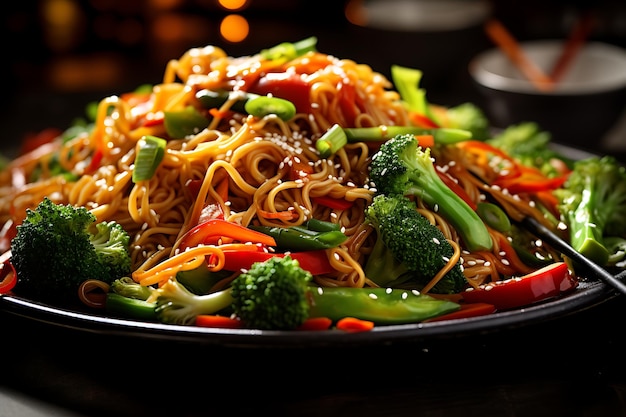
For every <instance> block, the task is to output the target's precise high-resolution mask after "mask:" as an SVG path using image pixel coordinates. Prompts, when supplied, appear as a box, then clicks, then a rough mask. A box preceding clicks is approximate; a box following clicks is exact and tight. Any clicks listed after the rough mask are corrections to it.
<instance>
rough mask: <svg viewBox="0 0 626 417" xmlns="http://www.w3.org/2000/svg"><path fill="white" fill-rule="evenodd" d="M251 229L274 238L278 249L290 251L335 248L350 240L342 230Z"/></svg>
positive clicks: (259, 227)
mask: <svg viewBox="0 0 626 417" xmlns="http://www.w3.org/2000/svg"><path fill="white" fill-rule="evenodd" d="M249 228H250V229H252V230H256V231H258V232H261V233H265V234H267V235H269V236H272V237H273V238H274V239H275V240H276V247H277V248H278V249H281V250H289V251H305V250H317V249H330V248H335V247H337V246H339V245H341V244H342V243H343V242H345V241H346V240H347V239H348V236H346V235H345V234H344V233H343V232H341V231H340V230H328V231H316V230H311V229H307V228H306V227H301V226H290V227H280V226H249Z"/></svg>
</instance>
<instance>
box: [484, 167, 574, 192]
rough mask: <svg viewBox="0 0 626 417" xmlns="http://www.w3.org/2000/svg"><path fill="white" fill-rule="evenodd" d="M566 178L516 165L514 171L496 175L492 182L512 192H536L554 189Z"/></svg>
mask: <svg viewBox="0 0 626 417" xmlns="http://www.w3.org/2000/svg"><path fill="white" fill-rule="evenodd" d="M566 179H567V176H566V175H562V176H559V177H554V178H550V177H546V176H545V175H544V174H542V173H541V172H540V171H539V170H538V169H535V168H531V167H524V166H519V165H518V167H517V172H516V173H514V174H511V175H506V176H502V177H498V178H497V179H496V180H495V181H494V182H493V184H494V185H497V186H499V187H500V188H502V189H507V190H509V192H510V193H513V194H519V193H524V192H526V193H536V192H540V191H546V190H555V189H557V188H559V187H560V186H561V185H563V183H564V182H565V180H566Z"/></svg>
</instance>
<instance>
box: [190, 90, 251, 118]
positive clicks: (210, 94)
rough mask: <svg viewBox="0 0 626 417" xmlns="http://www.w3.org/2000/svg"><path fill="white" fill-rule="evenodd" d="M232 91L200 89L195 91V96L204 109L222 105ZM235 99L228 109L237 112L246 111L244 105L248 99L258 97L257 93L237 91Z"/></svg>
mask: <svg viewBox="0 0 626 417" xmlns="http://www.w3.org/2000/svg"><path fill="white" fill-rule="evenodd" d="M231 94H233V92H232V91H226V90H221V91H212V90H207V89H204V90H200V91H198V92H197V93H196V98H197V99H198V101H200V104H202V107H204V108H205V109H218V108H220V107H222V106H223V105H224V103H226V102H227V101H228V100H229V99H230V95H231ZM236 97H237V100H235V101H234V102H233V104H232V105H231V106H230V110H232V111H235V112H238V113H247V112H246V108H245V105H246V103H247V102H248V100H250V99H253V98H257V97H260V96H259V95H258V94H253V93H246V92H244V91H239V92H237V94H236Z"/></svg>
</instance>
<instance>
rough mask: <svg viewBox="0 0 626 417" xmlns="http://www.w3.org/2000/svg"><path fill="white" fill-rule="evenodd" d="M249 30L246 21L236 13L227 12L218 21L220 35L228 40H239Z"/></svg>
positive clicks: (241, 39)
mask: <svg viewBox="0 0 626 417" xmlns="http://www.w3.org/2000/svg"><path fill="white" fill-rule="evenodd" d="M249 32H250V26H249V25H248V21H247V20H246V19H245V18H244V17H242V16H240V15H238V14H229V15H228V16H226V17H225V18H224V19H223V20H222V23H220V35H221V36H222V38H224V39H225V40H227V41H229V42H241V41H243V40H244V39H246V37H247V36H248V33H249Z"/></svg>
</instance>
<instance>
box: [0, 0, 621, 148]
mask: <svg viewBox="0 0 626 417" xmlns="http://www.w3.org/2000/svg"><path fill="white" fill-rule="evenodd" d="M462 1H463V0H461V2H462ZM466 1H467V2H468V3H469V2H470V0H466ZM375 2H376V1H372V0H351V1H349V0H343V1H341V0H318V1H312V0H291V1H281V0H241V1H237V0H230V3H231V4H234V6H232V7H234V8H231V9H229V8H227V7H226V6H227V5H228V3H229V2H228V1H223V2H222V3H219V2H218V1H217V0H137V1H128V0H109V1H107V0H90V1H87V0H38V1H21V2H10V3H9V4H7V5H5V6H4V7H3V13H2V19H3V22H2V24H1V25H0V27H1V29H0V30H2V37H1V38H2V39H3V42H4V46H3V48H2V50H3V55H4V65H2V66H1V68H2V71H3V73H2V78H3V79H4V80H5V83H4V88H3V90H4V91H3V93H4V94H3V95H4V97H3V100H1V101H0V102H1V103H2V104H1V106H2V108H1V109H0V114H2V119H0V123H2V126H3V129H2V136H1V137H0V144H2V145H4V147H5V148H6V147H7V146H9V147H11V146H12V145H14V144H15V143H16V141H18V140H19V139H20V137H22V136H23V135H24V134H25V133H28V132H33V131H37V130H41V129H43V128H46V127H50V126H52V127H58V128H65V127H67V126H68V124H69V123H70V122H71V121H72V120H73V119H74V118H75V117H77V116H82V115H83V114H84V107H85V104H86V103H87V102H88V101H92V100H99V99H101V98H103V97H106V96H109V95H114V94H120V93H123V92H125V91H130V90H133V89H134V88H135V87H137V86H138V85H140V84H144V83H152V84H154V83H158V82H159V81H161V80H162V77H163V74H164V71H165V66H166V64H167V62H168V61H169V60H170V59H174V58H179V57H180V56H181V55H182V54H184V53H185V52H186V51H187V50H188V49H189V48H192V47H201V46H205V45H216V46H220V47H222V48H223V49H224V50H225V51H226V52H227V53H228V54H229V55H231V56H239V55H244V54H252V53H255V52H257V51H259V50H260V49H263V48H267V47H270V46H273V45H275V44H277V43H280V42H283V41H297V40H300V39H303V38H305V37H308V36H317V37H318V39H319V42H318V49H319V50H320V51H322V52H325V53H329V54H333V55H335V56H337V57H340V58H349V59H353V60H355V61H357V62H360V63H366V64H368V65H370V66H372V68H373V69H375V70H377V71H379V72H382V73H384V74H385V75H388V74H389V68H390V66H391V65H392V64H400V65H406V66H412V67H414V68H419V69H422V70H423V72H424V77H423V81H422V86H423V87H425V88H426V89H427V93H428V98H429V99H430V101H431V102H435V103H439V104H444V105H454V104H458V103H460V102H463V101H474V102H478V104H480V103H479V101H480V97H478V96H477V93H476V91H475V89H474V88H473V85H472V84H471V82H470V80H469V75H468V73H467V64H468V61H469V60H470V58H471V57H472V56H474V55H475V54H476V53H477V52H480V51H482V50H484V49H487V48H490V47H493V46H494V45H493V43H492V42H491V41H490V40H489V39H488V38H487V37H486V35H485V33H484V31H483V29H482V26H481V25H480V22H477V23H475V24H473V25H470V26H469V27H464V28H459V29H455V30H450V31H436V30H432V29H429V28H424V27H420V25H419V24H418V25H415V27H413V28H407V27H403V26H400V25H398V24H397V21H394V17H393V16H392V18H391V19H390V21H387V22H385V23H384V27H383V28H381V27H380V25H378V27H376V28H373V27H371V26H372V25H371V24H367V23H362V24H360V25H359V24H353V23H352V22H351V21H354V18H350V19H349V18H348V17H347V16H346V10H348V5H349V6H350V7H351V10H355V9H358V8H359V7H360V8H361V9H363V8H365V9H367V7H368V5H371V4H374V3H375ZM383 2H387V3H385V4H387V5H391V4H395V3H397V2H398V0H383ZM405 2H407V3H410V2H411V0H405ZM236 3H240V4H236ZM478 3H481V2H480V1H478ZM482 3H484V4H486V5H487V7H488V8H489V9H490V14H491V15H492V16H495V17H497V18H499V19H500V20H501V21H502V22H503V23H504V24H505V25H506V26H507V27H508V28H509V30H510V31H511V33H512V34H513V35H514V36H515V37H516V38H517V39H519V40H527V39H534V38H561V39H564V38H565V37H566V36H567V35H568V33H569V31H570V30H571V27H572V24H573V22H574V20H575V19H576V17H577V16H578V15H579V14H580V13H582V12H583V11H585V10H587V9H590V10H593V12H594V13H595V14H596V18H597V21H598V24H597V25H596V28H595V30H594V31H593V33H592V34H591V36H590V40H601V41H605V42H608V43H612V44H616V45H619V46H623V47H626V3H625V2H623V1H621V0H602V1H566V0H561V1H539V0H528V1H519V0H491V1H484V2H482ZM222 4H223V5H222ZM224 5H226V6H224ZM232 15H236V16H239V17H243V18H244V19H245V20H246V21H247V23H248V25H249V32H248V35H247V36H246V37H245V38H244V39H242V40H240V41H234V40H233V41H231V40H227V39H226V37H225V35H223V34H222V33H221V32H220V24H221V23H222V22H223V21H224V19H225V18H227V17H228V16H232ZM398 17H400V16H398ZM369 20H370V21H372V20H375V19H372V18H371V16H370V19H369ZM624 142H626V139H624ZM599 146H601V145H599ZM599 150H601V151H602V150H603V149H599Z"/></svg>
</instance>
